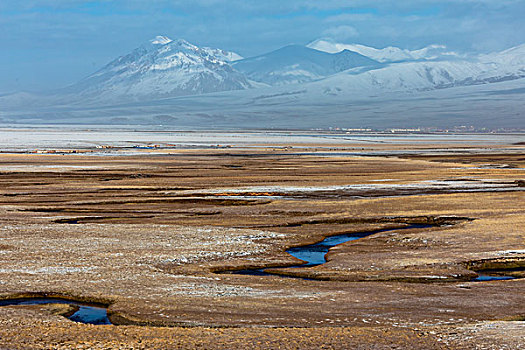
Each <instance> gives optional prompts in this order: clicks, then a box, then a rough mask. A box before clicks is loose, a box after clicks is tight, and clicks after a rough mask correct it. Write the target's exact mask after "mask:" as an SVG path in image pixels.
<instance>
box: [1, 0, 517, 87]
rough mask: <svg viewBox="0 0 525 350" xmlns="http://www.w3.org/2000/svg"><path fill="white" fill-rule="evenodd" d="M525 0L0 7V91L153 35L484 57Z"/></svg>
mask: <svg viewBox="0 0 525 350" xmlns="http://www.w3.org/2000/svg"><path fill="white" fill-rule="evenodd" d="M523 18H525V1H524V0H439V1H438V0H419V1H413V0H412V1H405V0H398V1H386V0H378V1H374V0H357V1H348V0H347V1H340V0H339V1H337V0H265V1H263V0H258V1H257V0H191V1H189V0H187V1H183V0H171V1H168V0H126V1H124V0H98V1H81V0H40V1H38V0H34V1H31V0H17V1H14V0H0V48H1V50H0V93H6V92H12V91H19V90H29V91H31V90H46V89H54V88H59V87H62V86H64V85H67V84H70V83H73V82H75V81H77V80H79V79H81V78H83V77H85V76H87V75H89V74H90V73H92V72H94V71H96V70H97V69H98V68H100V67H102V66H103V65H105V64H106V63H108V62H109V61H111V60H112V59H114V58H116V57H118V56H120V55H123V54H126V53H127V52H129V51H131V50H132V49H134V48H135V47H137V46H139V45H140V44H142V43H143V42H145V41H147V40H149V39H150V38H152V37H154V36H156V35H159V34H161V35H166V36H169V37H171V38H184V39H186V40H188V41H190V42H192V43H195V44H197V45H206V46H211V47H220V48H224V49H228V50H232V51H236V52H238V53H240V54H241V55H243V56H251V55H256V54H261V53H264V52H267V51H270V50H273V49H277V48H279V47H281V46H284V45H287V44H291V43H295V44H306V43H308V42H310V41H312V40H315V39H317V38H320V37H325V38H331V39H333V40H336V41H340V42H346V43H360V44H365V45H371V46H375V47H385V46H389V45H394V46H399V47H403V48H410V49H414V48H419V47H423V46H426V45H429V44H445V45H447V46H449V47H450V48H451V49H452V50H457V51H466V52H489V51H495V50H501V49H505V48H508V47H511V46H515V45H518V44H522V43H524V42H525V25H524V19H523Z"/></svg>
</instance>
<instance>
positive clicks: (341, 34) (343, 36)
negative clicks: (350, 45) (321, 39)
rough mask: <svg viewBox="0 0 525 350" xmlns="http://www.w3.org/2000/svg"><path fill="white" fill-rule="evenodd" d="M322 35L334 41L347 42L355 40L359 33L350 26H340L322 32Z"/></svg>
mask: <svg viewBox="0 0 525 350" xmlns="http://www.w3.org/2000/svg"><path fill="white" fill-rule="evenodd" d="M323 35H324V36H325V37H328V38H330V39H334V40H348V39H352V38H357V37H358V36H359V32H358V31H357V29H355V28H354V27H352V26H349V25H341V26H337V27H330V28H328V29H326V30H325V31H323Z"/></svg>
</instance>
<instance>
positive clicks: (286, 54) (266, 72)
mask: <svg viewBox="0 0 525 350" xmlns="http://www.w3.org/2000/svg"><path fill="white" fill-rule="evenodd" d="M378 65H379V63H378V62H377V61H374V60H372V59H370V58H367V57H364V56H362V55H360V54H358V53H355V52H351V51H348V50H344V51H341V52H338V53H335V54H331V53H326V52H322V51H318V50H314V49H311V48H308V47H304V46H299V45H289V46H285V47H283V48H281V49H278V50H276V51H272V52H270V53H267V54H264V55H260V56H256V57H251V58H247V59H243V60H240V61H236V62H234V63H233V67H234V68H235V69H237V70H238V71H240V72H242V73H244V74H245V75H246V76H247V77H248V78H249V79H251V80H254V81H257V82H261V83H266V84H269V85H273V86H277V85H286V84H296V83H304V82H309V81H313V80H319V79H322V78H325V77H327V76H330V75H333V74H335V73H338V72H341V71H344V70H347V69H350V68H355V67H364V66H367V67H376V66H378Z"/></svg>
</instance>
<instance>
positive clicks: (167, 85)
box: [60, 36, 250, 101]
mask: <svg viewBox="0 0 525 350" xmlns="http://www.w3.org/2000/svg"><path fill="white" fill-rule="evenodd" d="M240 57H241V56H239V55H237V54H235V53H231V52H227V51H223V50H219V49H211V48H199V47H197V46H195V45H193V44H190V43H189V42H187V41H185V40H176V41H173V40H171V39H169V38H167V37H163V36H158V37H156V38H155V39H153V40H151V41H150V42H149V43H146V44H144V45H142V46H140V47H139V48H137V49H135V50H134V51H133V52H131V53H129V54H128V55H125V56H122V57H119V58H118V59H116V60H114V61H112V62H110V63H109V64H108V65H106V66H105V67H104V68H102V69H101V70H99V71H98V72H96V73H94V74H92V75H91V76H89V77H87V78H85V79H84V80H82V81H80V82H79V83H77V84H74V85H72V86H69V87H67V88H65V89H63V90H62V91H60V93H61V94H69V95H78V96H79V97H81V98H83V99H97V100H103V101H108V100H109V101H118V100H119V99H125V100H146V99H154V98H163V97H171V96H181V95H193V94H204V93H210V92H217V91H229V90H238V89H246V88H249V87H250V83H249V82H248V81H247V80H246V78H245V77H244V76H243V75H242V74H240V73H238V72H236V71H235V70H234V69H233V68H232V67H231V65H230V61H233V60H237V59H240Z"/></svg>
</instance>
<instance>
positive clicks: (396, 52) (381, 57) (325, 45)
mask: <svg viewBox="0 0 525 350" xmlns="http://www.w3.org/2000/svg"><path fill="white" fill-rule="evenodd" d="M307 47H310V48H312V49H316V50H319V51H324V52H328V53H337V52H341V51H343V50H350V51H354V52H357V53H360V54H361V55H363V56H366V57H369V58H371V59H373V60H375V61H378V62H382V63H385V62H403V61H417V60H436V59H451V58H454V57H458V56H459V55H458V54H457V53H455V52H451V51H448V50H447V48H446V46H444V45H430V46H427V47H424V48H422V49H419V50H412V51H411V50H407V49H400V48H398V47H394V46H388V47H385V48H383V49H376V48H374V47H370V46H365V45H360V44H342V43H335V42H332V41H329V40H325V39H318V40H315V41H312V42H311V43H310V44H308V45H307Z"/></svg>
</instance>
